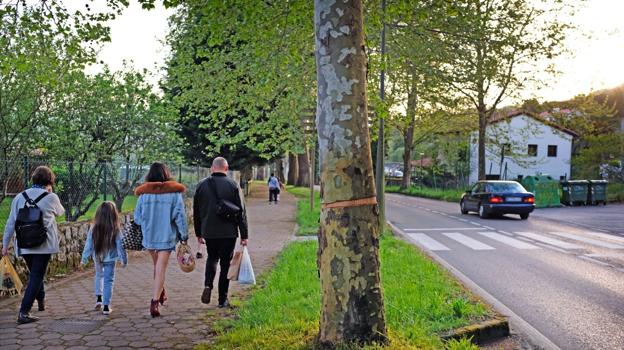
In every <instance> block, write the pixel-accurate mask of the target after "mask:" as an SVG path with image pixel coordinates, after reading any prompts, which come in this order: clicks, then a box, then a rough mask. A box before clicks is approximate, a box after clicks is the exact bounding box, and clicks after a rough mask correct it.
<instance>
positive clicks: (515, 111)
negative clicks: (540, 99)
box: [489, 109, 579, 137]
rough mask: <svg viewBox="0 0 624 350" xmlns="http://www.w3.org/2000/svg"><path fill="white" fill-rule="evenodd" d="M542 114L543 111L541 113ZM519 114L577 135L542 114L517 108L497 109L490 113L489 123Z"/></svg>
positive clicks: (575, 135) (575, 134)
mask: <svg viewBox="0 0 624 350" xmlns="http://www.w3.org/2000/svg"><path fill="white" fill-rule="evenodd" d="M542 114H544V113H542ZM521 115H526V116H527V117H531V118H533V119H535V120H537V121H539V122H541V123H544V124H546V125H548V126H550V127H552V128H555V129H557V130H560V131H562V132H565V133H566V134H570V135H572V136H574V137H578V136H579V135H578V134H577V133H576V132H574V131H572V130H570V129H566V128H564V127H562V126H560V125H557V124H555V123H553V122H551V121H550V120H548V119H546V118H544V117H543V116H542V115H539V116H537V115H535V114H533V113H531V112H527V111H523V110H519V109H513V110H502V111H498V112H496V113H494V114H492V116H491V117H490V120H489V124H496V123H498V122H501V121H504V120H508V119H512V118H515V117H518V116H521Z"/></svg>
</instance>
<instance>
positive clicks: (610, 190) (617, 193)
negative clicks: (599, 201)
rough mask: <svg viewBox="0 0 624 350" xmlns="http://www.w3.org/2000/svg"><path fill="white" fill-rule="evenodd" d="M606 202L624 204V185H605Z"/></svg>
mask: <svg viewBox="0 0 624 350" xmlns="http://www.w3.org/2000/svg"><path fill="white" fill-rule="evenodd" d="M607 201H609V202H624V184H617V183H610V184H609V185H607Z"/></svg>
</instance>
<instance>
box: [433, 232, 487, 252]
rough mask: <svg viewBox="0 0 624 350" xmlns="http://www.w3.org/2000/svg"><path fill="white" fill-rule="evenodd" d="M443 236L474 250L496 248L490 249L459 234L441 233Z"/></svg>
mask: <svg viewBox="0 0 624 350" xmlns="http://www.w3.org/2000/svg"><path fill="white" fill-rule="evenodd" d="M442 234H443V235H445V236H446V237H448V238H450V239H452V240H454V241H457V242H459V243H461V244H463V245H465V246H466V247H468V248H472V249H474V250H494V249H496V248H494V247H491V246H489V245H487V244H485V243H481V242H479V241H477V240H475V239H472V238H470V237H468V236H466V235H464V234H461V233H459V232H444V233H442Z"/></svg>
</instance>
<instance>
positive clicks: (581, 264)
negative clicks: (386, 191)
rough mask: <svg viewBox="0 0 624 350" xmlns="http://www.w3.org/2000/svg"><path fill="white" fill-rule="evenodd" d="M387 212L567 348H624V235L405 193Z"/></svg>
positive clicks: (391, 198) (391, 200) (390, 198)
mask: <svg viewBox="0 0 624 350" xmlns="http://www.w3.org/2000/svg"><path fill="white" fill-rule="evenodd" d="M538 212H539V211H538ZM387 217H388V220H389V221H390V222H391V223H392V224H393V225H395V226H396V227H397V228H398V229H400V230H401V231H402V232H403V233H404V234H405V236H406V237H407V238H408V240H409V241H411V242H412V243H414V244H416V245H418V246H419V247H421V248H422V249H424V250H426V251H429V252H431V253H433V254H435V255H437V256H439V257H440V258H441V259H442V260H444V261H446V262H447V263H448V264H450V265H451V266H452V267H454V268H456V269H457V270H459V271H460V272H461V273H462V274H464V275H465V276H467V277H468V278H469V279H470V280H472V281H473V282H475V283H476V284H477V285H479V286H480V287H481V288H483V289H484V290H485V291H487V293H489V294H490V295H491V296H493V297H494V298H495V299H497V300H499V301H500V302H501V303H503V304H504V305H505V306H507V307H508V308H509V309H511V310H512V311H513V312H514V313H515V314H517V315H518V316H519V317H520V318H522V319H523V320H524V321H526V322H527V323H529V324H530V325H531V326H532V327H533V328H534V329H536V330H537V331H539V332H540V333H541V334H542V335H544V336H545V337H546V338H547V339H549V340H550V341H552V342H553V343H554V344H555V345H556V346H558V347H559V348H560V349H620V348H622V347H623V346H624V335H623V334H622V332H621V325H622V323H623V322H624V307H623V304H622V296H623V295H624V279H623V278H622V277H623V276H624V236H620V235H616V234H607V233H604V232H600V231H597V230H595V229H594V230H592V229H591V228H590V227H588V228H579V227H577V226H572V225H567V224H564V223H561V222H555V221H551V220H547V219H543V218H540V217H539V214H538V215H533V217H531V218H530V219H529V220H520V219H519V218H518V217H517V216H513V215H509V216H508V217H507V216H505V217H502V218H493V219H487V220H483V219H480V218H479V217H478V216H476V215H474V214H472V215H461V214H460V213H459V205H458V204H455V203H447V202H439V201H434V200H429V199H421V198H414V197H406V196H400V195H387ZM598 224H599V223H598ZM511 326H512V328H513V327H514V323H513V319H512V321H511ZM516 326H517V325H516Z"/></svg>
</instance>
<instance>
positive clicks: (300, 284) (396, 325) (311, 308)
mask: <svg viewBox="0 0 624 350" xmlns="http://www.w3.org/2000/svg"><path fill="white" fill-rule="evenodd" d="M316 250H317V243H316V242H314V241H307V242H294V243H291V244H289V245H288V246H287V247H286V248H285V249H284V251H283V252H282V253H281V254H280V256H279V258H278V262H277V264H276V266H275V268H274V269H273V271H271V272H270V273H268V274H266V275H263V276H261V277H260V278H259V286H261V287H257V288H256V290H255V291H254V293H253V296H252V297H251V298H250V299H249V300H247V301H245V302H243V303H242V305H241V307H240V308H239V309H238V317H237V318H236V319H235V320H227V321H220V322H218V323H217V327H216V328H215V329H216V330H217V332H218V337H217V339H216V343H215V344H211V345H210V346H207V345H206V346H203V345H202V346H199V347H198V348H199V349H208V348H210V349H240V350H245V349H299V350H303V349H311V348H312V345H313V341H314V337H315V336H316V334H317V332H318V324H319V313H320V294H321V292H320V286H319V280H318V275H317V268H316ZM381 279H382V285H383V290H384V298H385V307H386V321H387V325H388V329H389V334H390V337H391V345H390V346H388V347H379V346H372V347H367V348H365V349H382V348H383V349H440V348H444V345H443V343H442V341H441V340H440V338H439V337H438V335H437V334H438V333H439V332H442V331H445V330H449V329H453V328H456V327H461V326H466V325H468V324H471V323H473V322H474V321H478V320H482V319H484V318H485V317H487V315H488V313H489V311H488V309H487V308H486V306H484V305H483V304H480V303H479V302H477V301H475V300H474V299H473V298H472V296H471V295H470V294H469V293H468V292H466V291H465V290H464V289H463V288H462V287H461V286H460V285H459V284H457V282H455V281H454V280H453V279H452V278H451V277H449V275H448V274H447V273H446V272H444V271H443V270H442V269H441V268H440V267H439V266H438V265H436V264H434V263H433V262H431V260H429V259H428V258H426V257H425V256H424V255H423V254H422V253H420V252H419V251H418V250H417V249H416V248H415V247H413V246H411V245H409V244H407V243H405V242H403V241H400V240H398V239H397V238H395V237H393V236H390V235H389V234H386V235H384V236H383V237H382V239H381ZM454 345H456V344H454ZM454 348H455V349H462V348H465V349H471V348H469V347H454Z"/></svg>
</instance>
